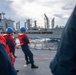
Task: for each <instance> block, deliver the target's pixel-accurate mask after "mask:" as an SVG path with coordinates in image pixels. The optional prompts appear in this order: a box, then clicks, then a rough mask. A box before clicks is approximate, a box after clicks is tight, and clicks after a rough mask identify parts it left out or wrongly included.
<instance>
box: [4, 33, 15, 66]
mask: <svg viewBox="0 0 76 75" xmlns="http://www.w3.org/2000/svg"><path fill="white" fill-rule="evenodd" d="M3 37H4V38H5V41H6V39H7V38H8V37H11V36H10V35H8V34H3ZM12 40H13V39H12ZM13 41H14V40H13ZM6 50H7V53H8V55H9V56H10V58H11V61H12V64H13V65H14V63H15V57H14V55H13V54H12V53H11V47H9V46H8V45H7V44H6Z"/></svg>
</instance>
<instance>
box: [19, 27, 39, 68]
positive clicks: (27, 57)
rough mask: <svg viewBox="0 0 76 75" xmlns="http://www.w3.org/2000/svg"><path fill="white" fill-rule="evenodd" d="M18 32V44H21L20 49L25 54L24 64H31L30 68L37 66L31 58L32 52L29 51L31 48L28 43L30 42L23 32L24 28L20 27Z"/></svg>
mask: <svg viewBox="0 0 76 75" xmlns="http://www.w3.org/2000/svg"><path fill="white" fill-rule="evenodd" d="M20 31H21V32H20V33H18V38H19V40H20V44H21V48H22V51H23V53H24V55H25V60H26V64H29V63H30V64H31V68H34V69H36V68H38V66H36V65H35V64H34V59H33V53H32V52H31V50H30V49H29V46H28V44H29V43H30V41H29V38H28V36H27V35H26V33H25V28H24V27H22V28H21V29H20Z"/></svg>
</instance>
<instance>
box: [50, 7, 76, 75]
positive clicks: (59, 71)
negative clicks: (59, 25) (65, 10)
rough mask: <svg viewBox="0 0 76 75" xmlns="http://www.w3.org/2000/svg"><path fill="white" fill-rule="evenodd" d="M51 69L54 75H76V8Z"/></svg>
mask: <svg viewBox="0 0 76 75" xmlns="http://www.w3.org/2000/svg"><path fill="white" fill-rule="evenodd" d="M50 68H51V71H52V73H53V74H54V75H76V7H75V9H74V11H73V13H72V15H71V16H70V18H69V20H68V22H67V24H66V26H65V29H64V31H63V34H62V37H61V41H60V44H59V46H58V49H57V53H56V55H55V57H54V59H53V60H52V62H51V64H50Z"/></svg>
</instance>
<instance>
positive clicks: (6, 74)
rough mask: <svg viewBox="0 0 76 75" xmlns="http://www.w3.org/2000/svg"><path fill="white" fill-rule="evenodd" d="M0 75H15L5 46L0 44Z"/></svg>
mask: <svg viewBox="0 0 76 75" xmlns="http://www.w3.org/2000/svg"><path fill="white" fill-rule="evenodd" d="M0 75H17V73H16V71H15V69H14V67H13V65H12V63H11V60H10V58H9V56H8V54H7V52H6V49H5V46H4V45H3V44H2V43H1V42H0Z"/></svg>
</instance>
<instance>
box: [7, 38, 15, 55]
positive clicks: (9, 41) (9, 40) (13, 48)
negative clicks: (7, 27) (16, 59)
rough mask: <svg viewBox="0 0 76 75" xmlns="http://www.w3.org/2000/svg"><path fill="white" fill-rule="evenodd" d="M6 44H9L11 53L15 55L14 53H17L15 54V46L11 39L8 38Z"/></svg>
mask: <svg viewBox="0 0 76 75" xmlns="http://www.w3.org/2000/svg"><path fill="white" fill-rule="evenodd" d="M6 43H7V45H8V46H10V47H11V50H10V51H11V52H12V53H13V55H14V53H15V52H14V51H15V44H14V43H13V42H12V40H11V38H9V37H8V38H7V39H6Z"/></svg>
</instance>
